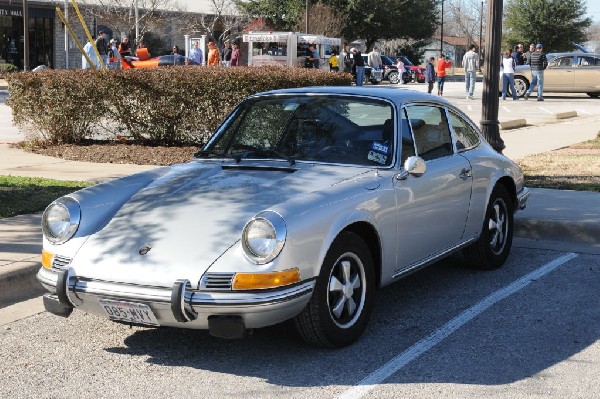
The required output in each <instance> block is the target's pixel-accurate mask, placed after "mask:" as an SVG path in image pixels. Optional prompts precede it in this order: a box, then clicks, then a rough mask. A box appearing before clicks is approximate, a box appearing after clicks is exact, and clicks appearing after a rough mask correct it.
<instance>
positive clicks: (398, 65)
mask: <svg viewBox="0 0 600 399" xmlns="http://www.w3.org/2000/svg"><path fill="white" fill-rule="evenodd" d="M396 68H398V75H399V77H400V84H404V72H406V71H405V69H404V62H402V58H396ZM430 93H431V91H430Z"/></svg>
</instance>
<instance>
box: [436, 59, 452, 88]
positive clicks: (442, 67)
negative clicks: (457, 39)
mask: <svg viewBox="0 0 600 399" xmlns="http://www.w3.org/2000/svg"><path fill="white" fill-rule="evenodd" d="M451 66H452V61H450V60H446V57H444V53H440V58H439V59H438V60H437V64H436V65H435V73H436V74H437V83H438V96H440V97H441V96H443V95H444V82H445V81H446V68H450V67H451Z"/></svg>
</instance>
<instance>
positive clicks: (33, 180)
mask: <svg viewBox="0 0 600 399" xmlns="http://www.w3.org/2000/svg"><path fill="white" fill-rule="evenodd" d="M92 184H93V183H88V182H82V181H62V180H53V179H43V178H37V177H18V176H0V219H1V218H6V217H10V216H16V215H23V214H28V213H35V212H39V211H43V210H44V209H45V208H46V206H48V204H50V203H51V202H52V201H54V200H55V199H57V198H59V197H62V196H63V195H65V194H69V193H72V192H73V191H76V190H79V189H81V188H84V187H87V186H90V185H92Z"/></svg>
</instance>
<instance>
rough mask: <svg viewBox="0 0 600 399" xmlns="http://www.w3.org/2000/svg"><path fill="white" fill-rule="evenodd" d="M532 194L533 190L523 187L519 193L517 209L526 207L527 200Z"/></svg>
mask: <svg viewBox="0 0 600 399" xmlns="http://www.w3.org/2000/svg"><path fill="white" fill-rule="evenodd" d="M530 195H531V191H529V189H528V188H527V187H523V188H522V189H521V191H519V192H518V193H517V201H518V208H517V209H516V210H523V209H525V207H526V206H527V200H528V199H529V196H530Z"/></svg>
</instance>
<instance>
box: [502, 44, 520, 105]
mask: <svg viewBox="0 0 600 399" xmlns="http://www.w3.org/2000/svg"><path fill="white" fill-rule="evenodd" d="M515 67H516V63H515V59H514V58H513V57H512V54H511V52H510V50H506V51H505V52H504V57H503V58H502V99H503V100H506V90H507V88H508V86H509V85H510V92H511V93H512V98H513V101H514V100H518V99H519V97H517V91H516V90H515Z"/></svg>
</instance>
